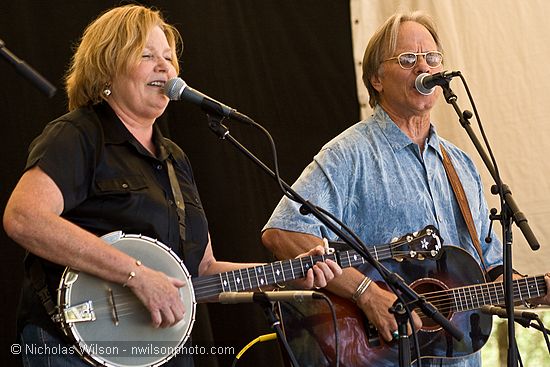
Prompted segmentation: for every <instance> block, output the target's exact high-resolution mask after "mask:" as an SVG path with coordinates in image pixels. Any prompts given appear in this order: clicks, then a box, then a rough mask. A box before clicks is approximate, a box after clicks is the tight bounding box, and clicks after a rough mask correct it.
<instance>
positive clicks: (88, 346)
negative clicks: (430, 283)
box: [53, 226, 441, 367]
mask: <svg viewBox="0 0 550 367" xmlns="http://www.w3.org/2000/svg"><path fill="white" fill-rule="evenodd" d="M102 239H103V240H104V241H105V242H107V243H109V244H111V245H112V246H114V247H116V248H117V249H119V250H120V251H122V252H124V253H126V254H128V255H130V256H133V257H134V258H137V259H141V261H142V263H143V264H144V265H146V266H148V267H150V268H152V269H155V270H160V271H163V272H164V273H165V274H167V275H168V276H171V277H174V278H178V279H182V280H184V281H185V283H186V284H185V285H184V286H183V287H181V288H180V289H179V292H180V296H181V299H182V301H183V304H184V306H185V310H186V311H185V314H184V317H183V319H182V320H180V321H179V322H178V323H177V324H176V325H174V326H172V327H169V328H154V327H152V326H151V319H150V313H149V311H148V310H147V309H146V308H145V306H144V305H143V304H142V303H141V302H140V301H139V299H138V298H137V297H136V296H135V295H134V294H133V292H132V291H131V290H130V289H128V288H125V287H123V286H122V285H119V284H116V283H113V282H108V281H105V280H103V279H100V278H98V277H95V276H92V275H89V274H87V273H84V272H79V271H77V270H75V269H72V268H70V267H67V268H66V269H65V271H64V272H63V275H62V277H61V281H60V285H59V290H58V293H57V305H58V311H59V312H58V313H57V314H56V315H54V317H53V319H54V321H55V322H57V323H59V325H60V326H61V329H62V330H63V332H64V333H65V335H67V337H68V338H69V339H70V341H71V342H72V343H73V348H74V349H75V350H76V352H77V353H78V354H79V355H80V356H81V357H82V358H83V359H84V360H86V361H87V362H88V363H90V364H91V365H95V366H112V367H138V366H142V367H144V366H149V367H153V366H160V365H162V364H164V363H166V362H167V361H168V360H170V359H171V358H172V357H174V356H175V355H176V354H178V353H182V352H184V351H185V345H186V344H185V343H186V341H187V340H188V339H189V336H190V334H191V330H192V328H193V324H194V322H195V313H196V304H197V303H202V302H207V301H212V300H214V301H215V300H217V297H218V296H219V294H220V293H222V292H238V291H246V290H250V289H262V287H266V286H269V285H275V284H283V283H285V282H288V281H291V280H294V279H298V278H303V277H305V274H306V273H307V271H308V270H309V269H310V268H311V267H312V266H313V265H314V264H315V263H316V262H318V261H325V260H326V259H331V260H334V261H336V262H337V263H338V264H339V265H340V266H341V267H343V268H344V267H350V266H358V265H361V264H364V263H365V260H364V259H363V258H362V257H361V256H359V254H357V253H356V252H355V251H353V250H351V251H339V252H334V253H332V254H325V255H319V256H304V257H299V258H296V259H292V260H283V261H277V262H273V263H268V264H263V265H258V266H254V267H250V268H245V269H239V270H233V271H229V272H226V273H220V274H215V275H208V276H201V277H197V278H194V279H191V276H190V274H189V272H188V271H187V269H186V267H185V265H184V264H183V261H182V260H181V259H180V258H179V257H178V256H177V255H176V254H175V253H174V252H173V251H172V250H171V249H170V248H169V247H168V246H166V245H164V244H162V243H161V242H159V241H157V240H155V239H152V238H149V237H146V236H142V235H134V234H124V233H123V232H121V231H118V232H112V233H109V234H107V235H105V236H103V237H102ZM440 249H441V243H440V240H439V237H438V234H437V231H436V229H435V228H434V227H431V226H428V227H426V228H424V229H423V230H422V231H420V232H415V233H413V234H407V235H405V236H402V237H400V238H399V239H396V240H395V241H393V242H392V243H391V244H388V245H381V246H374V247H371V248H369V251H370V252H371V254H373V256H375V257H376V258H377V259H379V260H384V259H388V258H393V259H403V258H404V257H412V258H434V257H437V254H438V252H439V250H440Z"/></svg>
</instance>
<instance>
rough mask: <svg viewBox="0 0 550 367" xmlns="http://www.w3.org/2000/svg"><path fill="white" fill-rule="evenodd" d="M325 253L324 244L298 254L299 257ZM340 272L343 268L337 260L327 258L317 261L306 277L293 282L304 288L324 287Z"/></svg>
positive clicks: (296, 285)
mask: <svg viewBox="0 0 550 367" xmlns="http://www.w3.org/2000/svg"><path fill="white" fill-rule="evenodd" d="M324 253H325V250H324V248H323V246H316V247H314V248H312V249H311V250H309V251H308V252H305V253H303V254H300V255H298V256H297V258H298V257H304V256H318V255H323V254H324ZM340 274H342V268H340V266H339V265H338V264H337V263H336V262H334V261H332V260H330V259H327V260H325V261H324V262H323V261H318V262H317V263H315V265H313V267H312V268H311V269H309V270H308V271H307V273H306V277H305V278H302V279H299V280H295V281H293V282H292V283H293V284H294V286H295V287H297V288H303V289H311V288H324V287H326V286H327V284H328V282H330V281H331V280H332V279H334V278H335V277H337V276H339V275H340Z"/></svg>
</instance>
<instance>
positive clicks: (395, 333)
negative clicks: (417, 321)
mask: <svg viewBox="0 0 550 367" xmlns="http://www.w3.org/2000/svg"><path fill="white" fill-rule="evenodd" d="M391 336H392V337H393V339H399V331H397V330H394V331H392V333H391Z"/></svg>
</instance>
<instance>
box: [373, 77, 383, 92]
mask: <svg viewBox="0 0 550 367" xmlns="http://www.w3.org/2000/svg"><path fill="white" fill-rule="evenodd" d="M370 83H371V85H372V87H373V88H374V89H375V90H376V91H377V92H378V93H380V92H382V90H383V89H384V88H383V87H382V81H380V76H379V75H378V73H376V74H374V75H373V76H371V77H370Z"/></svg>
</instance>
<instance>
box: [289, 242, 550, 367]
mask: <svg viewBox="0 0 550 367" xmlns="http://www.w3.org/2000/svg"><path fill="white" fill-rule="evenodd" d="M439 255H440V256H439V257H438V258H437V259H435V260H433V261H422V262H421V261H419V260H418V259H415V258H409V259H407V260H405V261H402V262H400V263H399V265H398V267H399V270H398V271H397V273H398V274H399V275H401V277H402V278H403V279H404V280H405V282H406V283H407V284H409V285H410V286H411V288H412V289H414V290H415V291H416V292H418V293H420V294H422V295H423V296H424V297H425V298H426V300H427V301H429V302H431V303H432V304H433V305H434V306H435V307H437V308H438V310H439V311H440V312H441V313H442V314H443V315H444V316H445V317H446V318H447V319H449V320H451V322H452V323H453V324H454V325H455V326H457V327H458V328H460V329H461V330H462V331H463V332H464V338H463V339H462V340H461V341H457V340H456V339H454V338H452V337H451V336H450V335H449V334H448V333H447V332H445V331H444V330H442V328H441V327H440V326H439V325H438V324H436V323H434V322H433V321H432V320H431V319H430V318H428V317H426V316H425V315H423V314H422V313H421V312H420V311H419V310H418V309H416V310H415V311H417V312H419V315H420V317H421V318H422V322H423V327H422V329H421V330H419V331H418V333H417V335H418V339H419V345H420V356H419V357H420V358H421V359H423V358H430V357H439V358H457V357H462V356H466V355H469V354H472V353H474V352H476V351H478V350H479V349H481V347H482V346H483V345H484V344H485V342H486V341H487V339H488V338H489V335H490V334H491V328H492V316H490V315H487V314H484V313H482V312H480V311H479V309H480V308H481V307H482V306H485V305H495V304H504V287H503V283H502V282H489V283H487V282H486V280H485V278H484V274H483V271H482V270H481V268H480V267H479V265H478V264H477V262H476V261H475V260H474V258H473V257H472V256H471V255H470V254H469V253H467V252H466V251H465V250H463V249H461V248H459V247H455V246H443V248H442V250H441V251H440V254H439ZM367 275H370V276H371V277H373V276H374V274H372V273H367ZM513 283H514V287H513V289H514V300H516V301H519V300H524V299H529V298H533V297H539V296H543V295H545V294H546V293H547V289H546V283H545V281H544V275H539V276H532V277H526V278H522V279H517V280H514V281H513ZM326 294H327V296H328V297H330V299H331V300H332V302H333V304H334V305H335V308H336V314H337V322H338V328H339V347H340V366H365V365H369V364H370V363H372V364H373V365H389V366H391V365H397V364H398V349H397V343H396V342H392V343H384V342H381V341H380V338H379V336H378V333H377V330H376V329H375V328H374V327H373V326H372V324H370V323H369V320H368V319H367V318H366V317H365V315H364V313H363V312H362V311H361V310H360V309H359V308H358V307H357V306H356V305H355V304H354V303H352V302H351V301H349V300H347V299H344V298H341V297H338V296H335V295H333V294H331V293H328V292H327V293H326ZM329 311H330V310H329V309H328V307H327V306H326V305H325V304H324V303H320V302H319V303H314V302H309V303H307V304H300V303H292V304H291V303H287V302H281V304H280V315H281V318H282V324H283V326H284V330H285V334H286V337H287V339H288V341H289V344H290V346H291V347H292V348H293V351H294V353H295V355H296V358H297V360H298V362H299V363H300V366H302V367H304V366H316V367H317V366H329V365H330V366H334V364H335V363H334V362H335V348H334V346H335V336H334V335H335V333H334V326H333V320H332V315H331V313H330V312H329ZM410 344H411V356H412V359H413V361H414V360H416V359H417V358H418V356H417V355H416V354H415V351H414V345H413V343H410Z"/></svg>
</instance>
